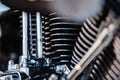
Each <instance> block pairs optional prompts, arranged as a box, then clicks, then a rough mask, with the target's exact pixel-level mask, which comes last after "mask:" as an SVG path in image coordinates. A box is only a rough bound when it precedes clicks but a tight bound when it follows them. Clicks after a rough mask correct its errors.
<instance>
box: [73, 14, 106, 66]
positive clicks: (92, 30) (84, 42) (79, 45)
mask: <svg viewBox="0 0 120 80" xmlns="http://www.w3.org/2000/svg"><path fill="white" fill-rule="evenodd" d="M105 16H106V14H98V15H96V16H95V17H91V18H89V19H87V20H86V22H85V23H84V24H83V26H82V28H81V30H80V32H79V36H78V38H77V41H76V43H75V46H74V50H73V56H72V60H71V63H72V65H71V68H73V67H74V66H75V65H76V64H77V63H78V62H79V61H80V60H81V59H82V58H83V56H84V55H85V54H86V53H87V51H88V50H89V49H90V47H91V46H92V45H93V43H94V42H95V40H96V38H97V36H98V34H99V31H100V28H101V27H100V24H101V22H102V21H103V20H104V18H105Z"/></svg>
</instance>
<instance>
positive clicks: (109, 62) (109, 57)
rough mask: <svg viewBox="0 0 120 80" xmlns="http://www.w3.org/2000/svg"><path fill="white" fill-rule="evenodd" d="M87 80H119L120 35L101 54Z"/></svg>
mask: <svg viewBox="0 0 120 80" xmlns="http://www.w3.org/2000/svg"><path fill="white" fill-rule="evenodd" d="M93 64H94V65H93V66H92V69H91V72H90V75H89V80H119V79H120V67H119V66H120V34H118V35H117V36H115V38H114V40H113V41H112V42H111V44H110V45H109V46H108V47H106V48H105V50H103V51H102V52H101V54H100V55H99V56H98V57H97V59H96V60H95V62H94V63H93Z"/></svg>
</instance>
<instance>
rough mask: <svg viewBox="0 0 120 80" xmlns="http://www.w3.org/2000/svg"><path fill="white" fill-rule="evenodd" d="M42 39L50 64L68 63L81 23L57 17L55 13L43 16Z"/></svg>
mask: <svg viewBox="0 0 120 80" xmlns="http://www.w3.org/2000/svg"><path fill="white" fill-rule="evenodd" d="M45 21H46V22H45V24H44V25H45V28H44V32H45V33H44V35H45V38H44V41H45V43H44V44H45V52H46V57H49V58H50V59H51V60H52V64H54V65H57V64H63V63H67V64H70V60H71V56H72V51H73V48H74V44H75V41H76V38H77V36H78V32H79V31H80V29H81V23H75V22H72V21H70V20H69V19H67V18H65V17H58V16H56V14H55V13H52V14H50V15H49V16H48V17H46V18H45Z"/></svg>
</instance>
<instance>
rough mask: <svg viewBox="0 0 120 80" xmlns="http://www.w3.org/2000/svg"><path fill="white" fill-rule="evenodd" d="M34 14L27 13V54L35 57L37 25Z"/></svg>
mask: <svg viewBox="0 0 120 80" xmlns="http://www.w3.org/2000/svg"><path fill="white" fill-rule="evenodd" d="M36 22H37V21H36V14H35V13H34V14H32V13H29V42H28V44H29V53H30V55H31V56H34V57H36V56H37V23H36Z"/></svg>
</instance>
